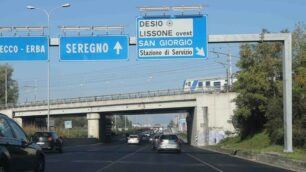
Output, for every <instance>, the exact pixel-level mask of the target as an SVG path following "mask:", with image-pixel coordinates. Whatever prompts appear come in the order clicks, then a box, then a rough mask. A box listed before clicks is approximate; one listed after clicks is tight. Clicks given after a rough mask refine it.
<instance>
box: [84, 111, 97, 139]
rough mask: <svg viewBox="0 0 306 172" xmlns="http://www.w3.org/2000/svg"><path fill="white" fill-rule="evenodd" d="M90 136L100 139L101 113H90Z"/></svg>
mask: <svg viewBox="0 0 306 172" xmlns="http://www.w3.org/2000/svg"><path fill="white" fill-rule="evenodd" d="M87 120H88V138H97V139H100V114H99V113H88V114H87Z"/></svg>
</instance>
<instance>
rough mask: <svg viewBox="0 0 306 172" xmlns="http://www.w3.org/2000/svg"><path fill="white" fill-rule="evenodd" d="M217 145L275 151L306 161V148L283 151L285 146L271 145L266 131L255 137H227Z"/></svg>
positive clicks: (226, 147)
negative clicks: (290, 151)
mask: <svg viewBox="0 0 306 172" xmlns="http://www.w3.org/2000/svg"><path fill="white" fill-rule="evenodd" d="M217 147H220V148H223V149H232V150H244V151H251V152H254V153H275V154H278V155H281V156H284V157H287V158H290V159H295V160H302V161H306V148H294V152H292V153H285V152H283V146H281V145H271V144H270V139H269V136H268V134H267V133H266V132H261V133H258V134H256V135H254V136H253V137H250V138H247V139H244V140H241V139H240V138H239V137H238V136H237V137H231V138H226V139H224V140H223V141H222V142H220V143H219V144H218V145H217Z"/></svg>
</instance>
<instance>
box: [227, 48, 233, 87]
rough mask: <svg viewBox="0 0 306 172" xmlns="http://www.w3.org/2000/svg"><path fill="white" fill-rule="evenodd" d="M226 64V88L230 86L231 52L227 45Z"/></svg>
mask: <svg viewBox="0 0 306 172" xmlns="http://www.w3.org/2000/svg"><path fill="white" fill-rule="evenodd" d="M227 64H228V66H227V87H228V89H231V88H232V52H231V49H230V48H229V47H228V54H227ZM228 89H227V91H228Z"/></svg>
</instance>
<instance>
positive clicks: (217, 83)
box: [214, 81, 221, 89]
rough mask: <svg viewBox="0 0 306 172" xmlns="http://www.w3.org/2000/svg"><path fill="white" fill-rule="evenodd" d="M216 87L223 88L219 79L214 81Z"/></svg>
mask: <svg viewBox="0 0 306 172" xmlns="http://www.w3.org/2000/svg"><path fill="white" fill-rule="evenodd" d="M214 87H215V88H217V89H218V88H221V82H220V81H218V82H214Z"/></svg>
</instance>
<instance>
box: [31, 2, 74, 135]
mask: <svg viewBox="0 0 306 172" xmlns="http://www.w3.org/2000/svg"><path fill="white" fill-rule="evenodd" d="M70 6H71V5H70V4H69V3H66V4H63V5H61V6H59V7H56V8H53V9H51V10H49V11H47V10H46V9H44V8H37V7H34V6H32V5H28V6H26V7H27V9H29V10H35V9H37V10H40V11H43V12H44V13H45V14H46V16H47V19H48V37H49V39H48V40H49V41H50V36H51V34H50V16H51V14H52V13H53V12H54V11H55V10H57V9H59V8H67V7H70ZM47 128H48V131H50V51H49V50H48V114H47Z"/></svg>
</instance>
